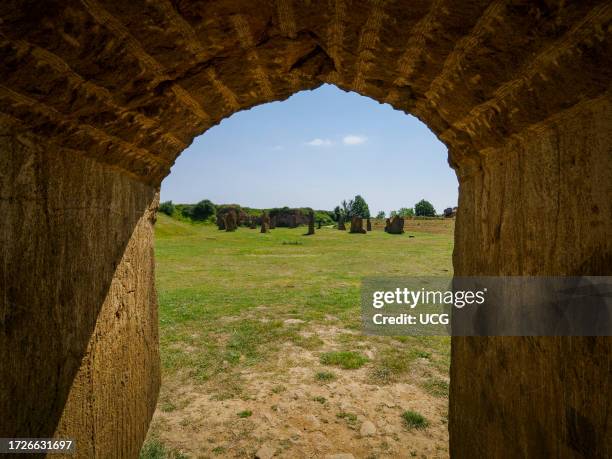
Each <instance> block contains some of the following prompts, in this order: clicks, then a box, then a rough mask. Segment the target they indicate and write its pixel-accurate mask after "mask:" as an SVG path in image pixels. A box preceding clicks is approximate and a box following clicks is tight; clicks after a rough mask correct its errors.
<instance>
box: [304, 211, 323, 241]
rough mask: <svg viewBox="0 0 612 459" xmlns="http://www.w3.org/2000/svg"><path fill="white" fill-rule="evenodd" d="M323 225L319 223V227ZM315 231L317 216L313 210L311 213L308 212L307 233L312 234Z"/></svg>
mask: <svg viewBox="0 0 612 459" xmlns="http://www.w3.org/2000/svg"><path fill="white" fill-rule="evenodd" d="M320 227H321V226H320V225H319V228H320ZM314 233H315V216H314V212H313V211H312V210H311V211H310V213H309V214H308V232H307V233H306V235H307V236H310V235H312V234H314Z"/></svg>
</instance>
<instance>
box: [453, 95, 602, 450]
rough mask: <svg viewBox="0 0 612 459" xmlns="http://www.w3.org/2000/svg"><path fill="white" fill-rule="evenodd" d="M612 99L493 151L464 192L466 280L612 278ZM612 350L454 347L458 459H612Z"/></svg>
mask: <svg viewBox="0 0 612 459" xmlns="http://www.w3.org/2000/svg"><path fill="white" fill-rule="evenodd" d="M610 120H612V98H611V97H610V96H609V95H606V96H604V97H601V98H598V99H596V100H594V101H589V102H587V103H584V104H581V105H580V106H576V107H574V108H573V109H572V110H569V111H567V112H565V113H564V114H563V115H562V116H560V117H555V118H553V119H551V120H549V121H547V122H546V123H542V124H540V125H537V126H534V127H533V128H532V129H530V130H529V131H528V132H525V133H524V135H522V136H519V137H516V138H512V139H509V140H508V142H507V143H506V144H505V145H504V146H503V147H501V148H499V149H495V150H491V151H487V152H486V154H484V155H483V158H482V161H481V162H480V163H479V164H478V166H475V167H474V168H472V169H471V170H470V171H469V174H468V175H466V176H465V177H464V178H463V180H461V193H460V201H459V209H460V210H459V213H458V215H457V222H456V229H455V244H456V245H455V252H454V258H453V263H454V267H455V273H456V274H458V275H478V274H483V275H561V276H564V275H608V276H609V275H612V199H611V197H612V147H611V145H612V131H611V129H610ZM610 368H612V338H610V337H599V338H596V337H542V338H516V337H504V338H453V340H452V365H451V394H450V416H449V423H450V434H451V442H450V443H451V455H452V456H453V457H457V458H470V457H474V456H473V452H474V451H486V452H487V454H486V456H487V457H601V458H603V457H609V456H610V453H611V452H612V437H611V436H610V435H609V433H610V432H611V431H612V416H610V400H609V394H610V393H612V377H611V376H610Z"/></svg>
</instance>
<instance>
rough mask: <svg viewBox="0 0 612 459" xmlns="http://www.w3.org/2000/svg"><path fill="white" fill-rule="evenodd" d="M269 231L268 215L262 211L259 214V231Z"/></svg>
mask: <svg viewBox="0 0 612 459" xmlns="http://www.w3.org/2000/svg"><path fill="white" fill-rule="evenodd" d="M269 231H270V216H269V215H268V212H264V213H263V214H262V215H261V232H262V233H267V232H269Z"/></svg>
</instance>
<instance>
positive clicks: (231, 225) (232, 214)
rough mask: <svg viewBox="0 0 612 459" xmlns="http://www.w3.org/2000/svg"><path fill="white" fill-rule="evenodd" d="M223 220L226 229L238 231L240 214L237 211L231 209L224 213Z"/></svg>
mask: <svg viewBox="0 0 612 459" xmlns="http://www.w3.org/2000/svg"><path fill="white" fill-rule="evenodd" d="M223 222H224V224H225V231H236V229H237V228H238V216H237V215H236V211H235V210H233V209H231V210H228V211H227V212H226V213H225V215H223Z"/></svg>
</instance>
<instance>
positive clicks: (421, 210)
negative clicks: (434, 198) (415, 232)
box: [414, 199, 436, 217]
mask: <svg viewBox="0 0 612 459" xmlns="http://www.w3.org/2000/svg"><path fill="white" fill-rule="evenodd" d="M414 214H415V215H416V216H418V217H435V216H436V209H434V206H433V205H432V204H431V202H429V201H425V200H424V199H421V200H420V201H419V202H417V203H416V204H415V205H414Z"/></svg>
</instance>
